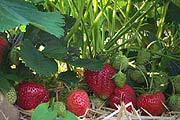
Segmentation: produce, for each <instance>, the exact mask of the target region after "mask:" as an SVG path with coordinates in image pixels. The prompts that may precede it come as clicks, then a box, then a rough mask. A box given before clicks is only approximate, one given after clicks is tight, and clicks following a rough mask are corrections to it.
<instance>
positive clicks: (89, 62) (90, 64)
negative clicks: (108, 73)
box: [68, 59, 104, 71]
mask: <svg viewBox="0 0 180 120" xmlns="http://www.w3.org/2000/svg"><path fill="white" fill-rule="evenodd" d="M68 62H69V63H70V64H72V65H74V66H76V67H83V68H85V69H88V70H92V71H97V70H100V69H101V68H102V67H103V66H104V61H103V60H96V59H77V60H74V61H68Z"/></svg>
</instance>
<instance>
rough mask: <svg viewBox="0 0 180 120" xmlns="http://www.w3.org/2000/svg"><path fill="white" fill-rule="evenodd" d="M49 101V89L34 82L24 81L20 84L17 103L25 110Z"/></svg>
mask: <svg viewBox="0 0 180 120" xmlns="http://www.w3.org/2000/svg"><path fill="white" fill-rule="evenodd" d="M48 101H49V92H48V90H47V89H46V88H45V87H44V86H42V85H39V84H37V83H34V82H28V81H25V82H22V83H20V84H19V85H18V100H17V104H18V106H20V107H21V108H23V109H25V110H30V109H34V108H35V107H36V106H37V105H39V104H40V103H44V102H48Z"/></svg>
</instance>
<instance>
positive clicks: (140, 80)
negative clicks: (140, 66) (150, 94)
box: [130, 70, 145, 83]
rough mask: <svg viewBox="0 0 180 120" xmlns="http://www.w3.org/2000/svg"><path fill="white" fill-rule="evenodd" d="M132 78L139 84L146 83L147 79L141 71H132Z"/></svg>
mask: <svg viewBox="0 0 180 120" xmlns="http://www.w3.org/2000/svg"><path fill="white" fill-rule="evenodd" d="M130 78H131V80H133V81H135V82H137V83H144V82H145V79H144V77H143V75H142V73H141V72H140V71H139V70H132V72H131V73H130Z"/></svg>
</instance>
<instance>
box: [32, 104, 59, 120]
mask: <svg viewBox="0 0 180 120" xmlns="http://www.w3.org/2000/svg"><path fill="white" fill-rule="evenodd" d="M48 107H49V103H42V104H40V105H38V106H37V107H36V108H35V110H34V111H33V113H32V120H54V119H55V118H56V117H57V112H56V110H52V109H51V108H48Z"/></svg>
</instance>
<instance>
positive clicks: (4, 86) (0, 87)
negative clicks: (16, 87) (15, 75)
mask: <svg viewBox="0 0 180 120" xmlns="http://www.w3.org/2000/svg"><path fill="white" fill-rule="evenodd" d="M0 75H1V76H0V91H2V92H3V93H4V92H5V93H7V92H8V91H9V90H10V88H11V85H10V83H9V81H8V80H7V79H5V78H4V77H2V76H3V74H0Z"/></svg>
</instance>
